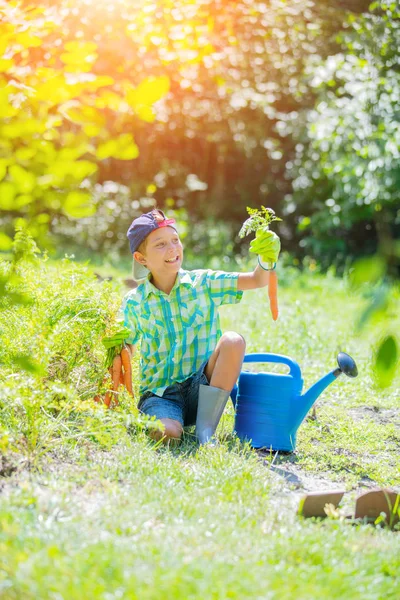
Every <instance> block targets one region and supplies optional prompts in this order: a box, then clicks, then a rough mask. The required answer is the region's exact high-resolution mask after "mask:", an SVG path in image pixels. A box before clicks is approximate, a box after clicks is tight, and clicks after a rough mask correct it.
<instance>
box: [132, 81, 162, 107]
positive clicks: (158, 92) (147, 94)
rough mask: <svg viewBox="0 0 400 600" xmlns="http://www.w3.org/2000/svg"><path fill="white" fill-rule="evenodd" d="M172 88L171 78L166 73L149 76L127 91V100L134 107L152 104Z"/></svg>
mask: <svg viewBox="0 0 400 600" xmlns="http://www.w3.org/2000/svg"><path fill="white" fill-rule="evenodd" d="M169 88H170V82H169V78H168V77H167V76H166V75H162V76H161V77H147V78H146V79H144V80H143V81H142V82H141V83H140V84H139V85H138V86H137V88H135V89H134V90H131V91H129V92H128V93H127V101H128V104H130V105H131V106H132V107H133V108H134V109H135V108H136V107H138V106H141V105H144V106H151V105H152V104H154V103H155V102H158V100H161V98H163V97H164V96H165V95H166V94H167V93H168V92H169Z"/></svg>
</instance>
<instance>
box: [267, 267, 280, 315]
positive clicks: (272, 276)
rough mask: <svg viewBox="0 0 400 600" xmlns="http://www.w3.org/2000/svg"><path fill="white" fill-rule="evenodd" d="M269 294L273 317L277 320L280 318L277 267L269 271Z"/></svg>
mask: <svg viewBox="0 0 400 600" xmlns="http://www.w3.org/2000/svg"><path fill="white" fill-rule="evenodd" d="M268 296H269V306H270V308H271V314H272V318H273V320H274V321H276V320H277V318H278V276H277V274H276V271H275V269H274V270H273V271H270V272H269V282H268Z"/></svg>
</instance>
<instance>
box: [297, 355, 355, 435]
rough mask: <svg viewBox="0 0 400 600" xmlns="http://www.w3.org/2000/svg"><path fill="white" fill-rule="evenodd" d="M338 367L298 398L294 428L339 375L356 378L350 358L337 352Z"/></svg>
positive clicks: (353, 363) (352, 360) (353, 362)
mask: <svg viewBox="0 0 400 600" xmlns="http://www.w3.org/2000/svg"><path fill="white" fill-rule="evenodd" d="M337 362H338V367H336V369H333V371H331V372H330V373H328V374H327V375H325V377H322V379H320V380H319V381H317V382H316V383H314V385H313V386H311V387H310V389H309V390H308V391H307V392H306V393H305V394H303V395H302V396H301V397H300V407H301V408H300V410H299V414H298V415H296V418H295V423H294V427H295V428H297V427H298V426H299V425H300V423H301V422H302V421H303V420H304V418H305V416H306V415H307V413H308V411H309V410H310V408H311V407H312V405H313V404H314V402H315V401H316V400H317V398H318V397H319V396H320V395H321V394H322V392H323V391H324V390H325V389H326V388H327V387H328V385H330V384H331V383H332V382H333V381H335V379H336V378H337V377H339V375H341V374H342V373H344V374H345V375H347V376H348V377H357V375H358V370H357V365H356V363H355V361H354V359H353V358H351V356H349V355H348V354H346V353H345V352H339V354H338V356H337Z"/></svg>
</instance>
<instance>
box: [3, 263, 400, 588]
mask: <svg viewBox="0 0 400 600" xmlns="http://www.w3.org/2000/svg"><path fill="white" fill-rule="evenodd" d="M19 268H20V277H21V279H22V281H25V282H28V285H27V288H28V290H29V294H30V295H31V297H32V299H33V303H32V304H31V305H27V306H21V307H19V308H14V309H12V310H11V309H8V310H5V311H3V312H2V316H1V317H0V335H1V346H2V360H3V369H2V373H1V375H0V457H1V458H0V472H1V473H2V474H3V476H2V477H0V497H1V504H0V597H1V598H2V599H3V598H4V599H5V600H14V599H21V598H23V599H24V600H25V599H27V600H29V599H31V598H40V599H57V600H58V599H60V598H62V599H63V598H65V599H66V598H68V599H69V598H78V599H79V598H90V599H91V598H104V599H111V598H124V599H125V598H128V599H136V598H137V599H140V600H142V599H151V598H158V597H160V596H164V597H166V598H176V597H179V598H180V597H182V598H188V599H192V598H193V599H195V598H212V599H225V598H238V599H239V598H240V599H242V598H260V599H261V598H262V599H275V598H279V599H292V598H294V597H296V598H299V599H309V598H340V599H342V598H346V599H347V598H350V599H352V598H354V599H357V598H361V597H362V598H363V599H367V600H368V599H374V600H375V599H380V598H393V599H395V598H398V597H399V594H400V580H399V573H400V538H399V534H398V533H397V532H392V531H389V530H388V529H382V528H374V527H371V526H369V525H363V524H359V525H356V526H352V525H350V524H349V523H348V522H346V521H345V520H342V519H337V520H334V519H327V520H326V521H323V522H315V521H312V520H303V519H302V518H300V517H297V516H296V508H297V506H298V502H299V499H300V496H301V495H302V494H303V493H304V489H310V485H311V486H312V484H313V483H315V485H316V486H317V487H318V486H322V487H324V486H325V487H324V489H326V486H327V485H328V486H329V485H331V486H333V487H338V486H339V487H344V488H345V489H346V490H347V492H348V494H347V502H348V504H349V506H354V498H355V494H356V490H360V489H363V488H369V487H373V486H376V485H382V486H388V485H391V486H394V487H395V488H396V489H397V488H398V486H400V452H399V450H400V423H399V420H400V416H399V415H400V409H399V403H398V402H399V401H398V391H397V390H398V389H399V383H400V381H399V377H397V379H396V381H395V382H394V384H393V385H392V387H391V388H389V389H386V390H382V389H380V388H378V387H377V386H376V384H375V383H374V378H373V370H372V366H371V364H372V363H371V359H372V352H373V346H374V344H375V343H376V340H377V339H378V338H379V336H380V335H381V334H382V332H383V331H384V330H385V327H386V324H385V323H382V322H381V323H371V324H370V326H369V327H368V329H365V331H362V332H361V334H360V333H358V332H357V329H356V322H357V319H358V318H359V315H360V313H361V312H362V310H363V308H364V306H365V304H366V299H365V298H364V297H363V296H362V295H361V294H359V293H357V294H356V293H352V292H351V290H350V289H349V287H348V285H347V283H346V281H345V280H339V279H336V278H334V277H333V276H332V275H327V276H322V275H318V274H315V273H314V274H313V273H311V272H309V273H307V274H304V275H300V274H298V273H296V272H294V271H291V270H290V269H287V270H286V272H285V273H284V274H282V277H281V280H282V286H281V291H280V310H281V316H280V318H279V320H278V322H277V323H273V322H272V320H271V318H270V316H269V310H268V308H267V302H266V292H265V290H258V291H255V292H248V293H247V294H245V296H244V299H243V301H242V303H241V304H240V305H239V306H228V307H224V308H223V309H222V311H221V312H222V323H223V328H224V329H225V330H226V329H235V330H236V331H239V333H241V334H242V335H244V337H245V339H246V341H247V351H248V352H255V351H265V352H276V353H282V354H287V355H289V356H291V357H292V358H294V359H295V360H297V361H298V362H299V364H300V366H301V369H302V373H303V377H304V380H305V389H307V388H308V387H309V386H310V385H312V384H313V383H314V382H315V381H316V380H317V379H318V378H320V377H321V376H322V375H324V374H325V373H326V372H328V371H329V370H331V369H333V368H334V367H335V356H336V353H337V352H338V351H339V350H343V351H347V352H349V353H350V354H352V355H353V356H354V358H355V359H356V361H357V364H358V367H359V377H358V378H357V379H354V380H350V379H345V377H344V376H341V378H339V379H338V380H337V381H336V382H334V383H333V384H332V385H331V386H329V387H328V388H327V389H326V391H325V392H324V393H323V394H322V395H321V397H320V398H319V400H318V402H317V408H316V414H317V418H316V420H308V419H307V420H305V421H304V423H303V424H302V426H301V427H300V429H299V432H298V439H297V451H296V454H294V455H290V456H282V457H275V462H274V465H277V464H278V462H279V467H280V468H281V469H283V470H284V471H285V472H287V473H290V474H293V475H296V476H297V477H298V479H299V480H300V481H301V485H300V487H297V488H296V487H291V485H290V483H289V482H288V480H287V479H285V478H284V477H282V476H280V475H279V474H278V471H277V470H276V469H275V468H274V466H272V467H271V462H272V459H273V458H274V457H273V456H268V455H267V456H266V457H264V458H263V460H260V457H259V456H258V455H257V454H256V453H255V452H254V451H253V450H252V449H251V448H250V447H249V446H248V445H245V444H240V443H239V442H238V440H236V439H235V438H234V436H233V435H232V428H233V410H232V407H231V406H229V407H228V410H227V412H226V414H225V416H224V418H223V422H222V424H221V426H220V429H219V436H220V439H221V444H220V445H219V446H217V447H213V448H212V447H205V448H197V446H196V445H195V444H194V443H193V441H192V438H191V436H190V435H187V436H186V438H185V440H184V442H183V443H182V445H181V446H180V447H179V448H175V449H168V448H163V447H157V446H155V445H154V444H153V443H152V442H150V441H149V439H148V437H147V435H146V433H145V428H146V426H147V425H148V423H147V422H146V420H140V419H139V418H138V415H137V412H136V409H135V406H134V405H133V404H132V403H131V401H130V399H129V398H128V397H127V396H126V395H124V394H123V395H122V397H121V407H120V408H119V409H117V410H115V411H106V410H104V409H103V408H101V407H99V406H97V405H94V404H93V402H92V401H91V398H92V396H93V395H94V394H95V392H96V390H97V389H98V387H99V385H101V379H102V361H103V358H104V354H103V349H102V347H101V345H100V343H99V340H100V339H101V336H102V335H103V334H104V331H106V330H107V327H109V324H110V322H111V321H112V320H113V318H114V317H115V314H116V311H117V308H118V304H119V298H120V296H121V294H122V293H123V288H122V286H121V285H120V284H119V282H118V279H117V280H116V281H113V282H98V281H97V280H96V279H95V277H93V275H92V274H91V270H90V268H88V267H82V266H79V265H75V264H73V263H72V262H70V261H64V262H62V263H56V264H55V265H50V264H48V263H46V262H44V263H43V262H39V263H38V264H36V266H35V265H31V264H30V263H26V264H25V263H23V264H21V265H20V267H19ZM122 277H123V276H122V275H121V278H122ZM398 301H399V298H398V295H397V292H393V303H394V306H398ZM394 314H395V317H394V318H393V315H391V323H390V325H389V327H393V328H395V327H398V318H399V317H398V315H399V314H400V312H399V311H398V310H395V311H394ZM17 351H18V352H22V353H23V352H28V351H29V352H30V353H31V355H32V357H33V358H34V359H35V360H36V361H39V362H40V363H41V364H42V368H43V372H42V373H41V374H34V373H33V374H24V373H23V372H21V371H20V370H19V369H17V368H16V366H15V364H14V363H13V356H14V354H15V352H17ZM137 375H138V368H137V362H136V363H135V380H136V386H137ZM329 481H331V482H333V483H332V484H329ZM310 482H311V483H310Z"/></svg>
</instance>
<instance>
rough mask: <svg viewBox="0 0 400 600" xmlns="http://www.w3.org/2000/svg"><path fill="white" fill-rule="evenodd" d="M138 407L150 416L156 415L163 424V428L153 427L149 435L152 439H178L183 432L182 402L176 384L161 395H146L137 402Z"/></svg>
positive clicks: (165, 440) (164, 440)
mask: <svg viewBox="0 0 400 600" xmlns="http://www.w3.org/2000/svg"><path fill="white" fill-rule="evenodd" d="M138 409H139V410H140V411H141V412H143V413H144V414H147V415H149V416H151V417H156V419H157V420H158V421H160V422H161V423H162V424H163V425H164V430H163V431H162V430H160V429H153V430H151V431H150V433H149V435H150V437H151V438H152V439H153V440H156V441H159V440H162V441H163V442H164V443H167V442H169V441H170V440H180V438H181V436H182V432H183V427H182V425H183V403H182V402H181V401H180V397H179V394H177V390H176V386H173V385H172V386H170V387H169V388H167V389H166V390H165V392H164V394H163V396H162V397H160V396H155V395H154V396H152V395H146V396H143V397H142V398H141V399H140V401H139V404H138Z"/></svg>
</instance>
